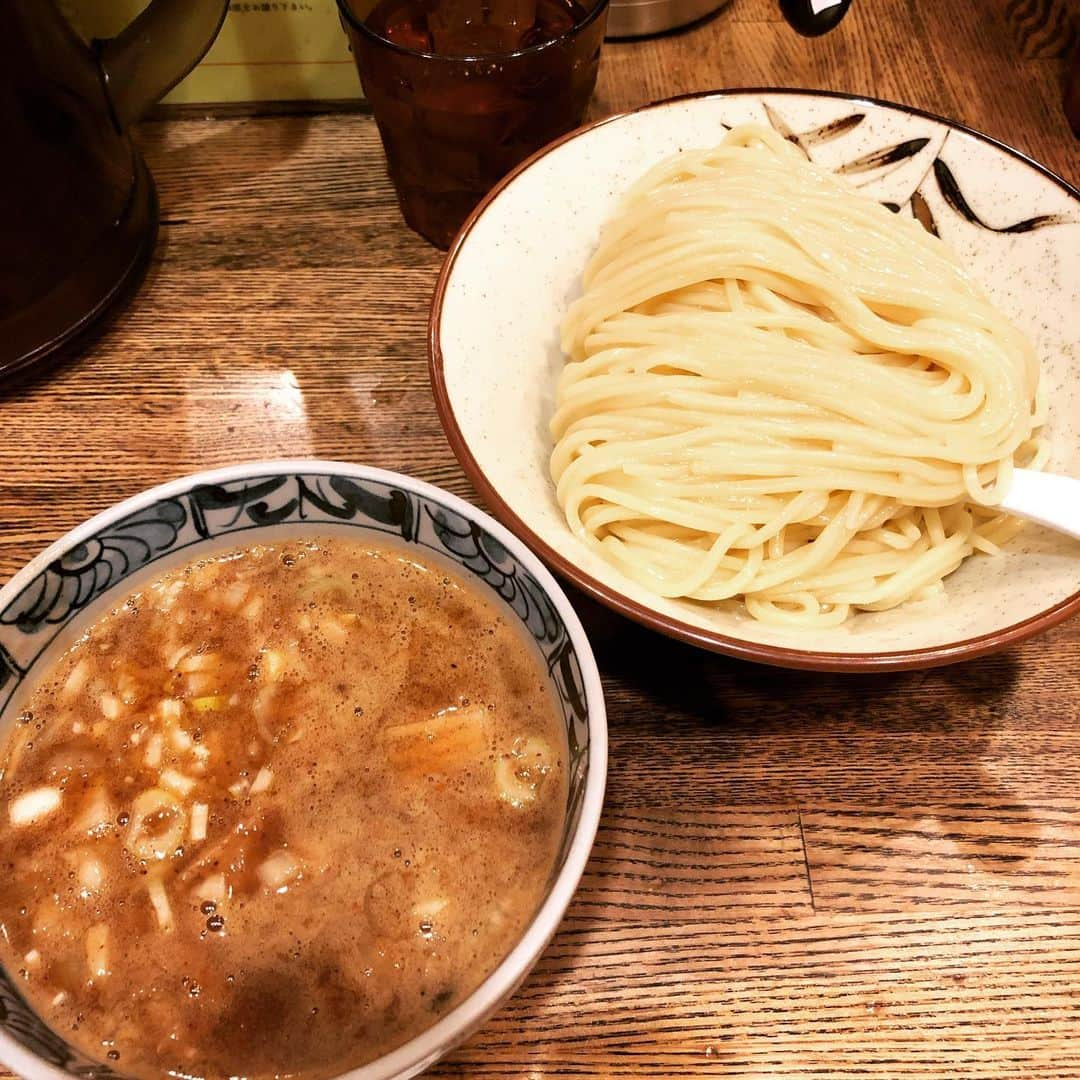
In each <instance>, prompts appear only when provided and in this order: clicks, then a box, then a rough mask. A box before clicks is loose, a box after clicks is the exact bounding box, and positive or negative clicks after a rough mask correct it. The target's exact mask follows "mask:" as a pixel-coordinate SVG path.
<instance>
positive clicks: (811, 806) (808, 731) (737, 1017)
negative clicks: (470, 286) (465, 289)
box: [0, 0, 1080, 1080]
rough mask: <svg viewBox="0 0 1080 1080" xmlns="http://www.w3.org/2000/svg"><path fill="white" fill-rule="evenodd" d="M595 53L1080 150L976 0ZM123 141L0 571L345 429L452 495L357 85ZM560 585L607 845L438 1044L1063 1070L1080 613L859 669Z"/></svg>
mask: <svg viewBox="0 0 1080 1080" xmlns="http://www.w3.org/2000/svg"><path fill="white" fill-rule="evenodd" d="M1012 6H1013V7H1016V3H1015V0H1014V2H1013V4H1012ZM602 67H603V72H602V77H601V85H600V87H599V90H598V93H597V98H596V103H595V111H596V113H597V114H604V113H607V112H610V111H613V110H616V109H620V108H624V107H627V106H631V105H636V104H639V103H641V102H644V101H647V100H649V99H652V98H658V97H663V96H666V95H669V94H673V93H678V92H682V91H687V90H696V89H703V88H708V87H715V86H725V85H726V86H737V85H751V86H752V85H765V84H781V85H795V86H799V85H801V86H810V87H830V88H833V89H838V90H848V91H857V92H863V93H870V94H875V95H878V96H883V97H887V98H893V99H896V100H900V101H907V102H910V103H912V104H914V105H918V106H922V107H924V108H927V109H931V110H934V111H937V112H941V113H944V114H947V115H951V116H955V117H957V118H959V119H961V120H963V121H965V122H967V123H969V124H972V125H974V126H976V127H978V128H981V129H983V130H985V131H987V132H989V133H990V134H991V135H994V136H996V137H998V138H1000V139H1003V140H1005V141H1007V142H1010V143H1012V144H1013V145H1015V146H1017V147H1019V148H1020V149H1021V150H1025V151H1027V152H1029V153H1031V154H1032V155H1034V156H1035V157H1037V158H1040V159H1041V160H1043V161H1044V162H1046V164H1047V165H1049V166H1050V167H1051V168H1053V169H1055V170H1057V171H1059V172H1061V173H1063V174H1064V175H1065V176H1066V177H1068V178H1069V179H1071V180H1073V181H1074V182H1075V181H1076V180H1077V179H1078V173H1080V168H1078V166H1080V155H1078V144H1077V142H1076V141H1075V140H1074V139H1073V138H1072V136H1071V135H1070V134H1069V131H1068V128H1067V126H1066V124H1065V120H1064V118H1063V116H1062V113H1061V107H1060V85H1059V83H1060V77H1061V69H1062V65H1061V62H1060V61H1057V60H1048V59H1029V60H1019V59H1018V58H1017V53H1016V49H1015V46H1014V44H1013V41H1012V39H1011V38H1010V37H1009V35H1008V33H1007V32H1006V30H1005V24H1004V21H1003V19H1002V17H1000V16H999V15H998V14H996V12H995V10H994V9H993V5H992V4H987V3H986V2H985V0H984V2H983V3H979V4H970V3H967V2H966V0H948V2H946V0H874V2H873V3H868V2H865V0H863V2H860V3H857V4H856V5H855V8H854V11H853V13H852V15H851V16H850V17H849V19H848V20H847V21H846V22H845V23H844V24H843V26H842V27H841V29H840V30H839V31H837V32H836V33H835V34H833V35H832V36H829V37H826V38H824V39H821V40H817V41H813V42H808V41H805V40H802V39H799V38H797V37H795V36H794V35H793V34H792V33H791V32H790V31H789V30H788V29H787V28H786V27H785V26H784V25H783V24H781V23H779V22H778V17H777V15H776V12H775V8H774V4H773V2H772V0H735V3H734V5H733V6H732V7H731V8H729V9H728V10H727V11H726V12H724V13H723V14H722V15H720V16H719V17H718V18H716V19H714V20H713V21H711V22H708V23H706V24H704V25H700V26H698V27H695V28H693V29H691V30H689V31H687V32H685V33H682V34H677V35H673V36H668V37H665V38H662V39H658V40H653V41H649V42H642V43H633V44H631V43H627V44H620V45H609V46H608V47H607V49H606V53H605V56H604V60H603V65H602ZM140 141H141V142H142V145H143V146H144V148H145V151H146V155H147V157H148V159H149V161H150V164H151V167H152V168H153V171H154V174H155V175H156V177H157V181H158V185H159V188H160V194H161V204H162V219H163V220H162V226H163V227H162V236H161V243H160V247H159V250H158V254H157V258H156V260H155V263H154V266H153V268H152V270H151V273H150V276H149V279H148V281H147V283H146V285H145V287H144V289H143V291H142V293H141V295H140V296H139V298H138V300H137V301H136V302H135V303H134V305H133V306H131V307H130V308H129V310H128V311H127V312H126V313H125V314H123V315H122V316H121V317H120V319H119V320H118V321H116V322H115V323H114V324H113V325H112V326H111V327H110V328H109V329H107V330H106V331H105V332H104V333H103V334H102V335H101V336H100V337H99V338H98V340H97V341H96V342H94V343H93V344H92V345H91V346H90V347H89V348H88V349H87V350H85V352H84V353H83V354H82V355H81V356H80V357H78V358H77V359H75V360H74V361H72V362H70V363H68V364H67V365H66V366H64V367H63V368H61V369H59V370H55V371H52V372H48V373H45V374H43V375H41V376H40V377H38V378H36V379H32V380H30V381H28V382H26V383H24V384H23V385H21V386H19V387H16V388H14V389H9V390H8V391H7V392H6V393H3V392H0V425H2V427H0V430H2V433H3V438H2V440H0V523H2V529H0V579H3V578H6V577H7V576H9V575H10V574H11V573H12V572H13V571H15V570H16V569H17V568H18V567H19V566H20V565H21V564H22V563H23V562H24V561H25V560H26V559H28V558H29V557H30V556H31V555H32V554H34V553H35V552H37V551H38V550H40V549H41V548H42V547H43V546H44V545H46V544H47V543H48V542H50V541H51V540H53V539H55V538H56V537H57V536H59V535H60V534H61V533H63V532H64V531H66V530H67V529H69V528H70V527H72V526H73V525H75V524H76V523H77V522H79V521H81V520H83V519H84V518H85V517H87V516H89V515H90V514H93V513H95V512H96V511H98V510H101V509H102V508H104V507H106V506H108V505H109V504H111V503H113V502H115V501H116V500H118V499H119V498H121V497H123V496H127V495H130V494H133V493H135V492H137V491H139V490H141V489H143V488H145V487H147V486H149V485H152V484H155V483H158V482H160V481H162V480H165V479H167V478H169V477H173V476H177V475H180V474H182V473H185V472H189V471H193V470H196V469H202V468H207V467H211V466H216V465H224V464H226V463H229V462H234V461H236V460H239V459H245V458H256V457H272V456H280V455H289V456H305V455H317V456H320V457H327V458H344V459H347V460H352V461H358V462H366V463H369V464H372V465H380V466H385V467H388V468H392V469H401V470H405V471H407V472H410V473H413V474H415V475H417V476H419V477H422V478H423V479H425V480H429V481H432V482H434V483H436V484H441V485H444V486H446V487H448V488H450V489H451V490H453V491H455V492H458V493H459V494H462V495H464V496H466V497H467V498H475V496H474V495H473V493H472V492H471V491H470V489H469V487H468V484H467V483H466V481H465V480H464V477H463V475H462V473H461V471H460V469H459V468H458V466H457V463H456V461H455V460H454V458H453V457H452V455H451V453H450V451H449V449H448V448H447V444H446V442H445V441H444V439H443V435H442V431H441V430H440V427H439V423H438V420H437V418H436V415H435V409H434V406H433V404H432V398H431V394H430V392H429V389H428V381H427V369H426V358H425V343H424V328H425V320H426V317H427V309H428V301H429V297H430V295H431V290H432V286H433V284H434V280H435V274H436V271H437V270H438V267H439V263H440V259H441V256H440V254H439V253H438V252H436V251H434V250H433V249H432V248H430V247H428V246H427V245H426V244H424V243H423V242H422V241H420V240H419V239H418V238H417V237H415V236H414V235H412V234H411V233H409V232H408V231H407V230H406V229H405V228H404V227H403V226H402V224H401V222H400V220H399V218H398V213H397V209H396V206H395V202H394V197H393V194H392V192H391V190H390V187H389V184H388V182H387V181H386V179H385V176H384V173H383V163H382V155H381V152H380V149H379V143H378V137H377V134H376V131H375V126H374V124H373V122H372V120H371V118H370V117H369V116H367V115H357V114H336V115H329V116H283V117H274V118H258V119H240V120H205V121H184V122H170V123H155V124H150V125H146V126H145V128H144V130H143V131H142V133H141V136H140ZM575 600H576V601H577V602H579V608H580V611H581V614H582V616H583V618H584V619H585V620H586V623H587V626H588V628H589V630H590V633H591V636H592V640H593V642H594V644H595V647H596V650H597V654H598V659H599V663H600V667H601V670H602V672H603V674H604V678H605V687H606V691H607V695H608V704H609V710H610V719H611V747H612V753H611V773H610V779H609V784H608V798H607V810H606V813H605V815H604V820H603V824H602V826H601V829H600V835H599V838H598V841H597V844H596V849H595V852H594V854H593V858H592V861H591V863H590V865H589V869H588V871H587V873H586V876H585V880H584V882H583V884H582V887H581V890H580V892H579V894H578V897H577V899H576V901H575V903H574V905H573V907H572V908H571V910H570V914H569V916H568V918H567V920H566V923H565V925H564V927H563V929H562V931H561V933H560V934H559V935H558V937H557V938H556V939H555V941H554V943H553V944H552V945H551V947H550V948H549V949H548V951H547V953H546V954H545V956H544V958H543V960H542V961H541V963H540V965H539V967H538V968H537V969H536V971H535V972H534V973H533V975H532V977H531V978H530V979H529V980H528V982H527V983H526V984H525V986H524V987H523V988H522V989H521V991H520V992H519V993H518V994H517V996H516V997H515V998H514V999H513V1001H512V1002H511V1003H510V1004H509V1005H508V1006H507V1007H506V1008H505V1009H503V1011H502V1012H501V1013H500V1014H499V1015H498V1016H497V1017H496V1018H495V1019H493V1020H492V1021H491V1022H490V1023H489V1024H488V1025H487V1026H486V1027H485V1028H484V1029H483V1030H482V1031H481V1032H479V1033H478V1034H477V1035H476V1036H475V1037H474V1038H472V1039H471V1040H470V1041H469V1043H468V1044H467V1045H466V1046H464V1047H463V1048H462V1049H461V1050H459V1051H458V1052H457V1053H456V1054H454V1055H453V1057H452V1058H450V1059H449V1060H448V1061H446V1062H445V1063H443V1064H442V1065H441V1066H439V1067H438V1068H437V1069H436V1070H435V1072H436V1074H437V1075H442V1076H478V1077H492V1078H493V1077H502V1078H515V1080H516V1078H520V1080H537V1078H540V1077H555V1076H592V1077H612V1076H626V1075H637V1076H685V1077H702V1076H722V1077H744V1078H746V1077H753V1078H759V1077H766V1076H767V1077H776V1076H784V1077H856V1076H858V1077H867V1076H869V1077H879V1078H888V1080H900V1078H904V1077H909V1076H920V1077H927V1076H933V1077H942V1078H945V1077H948V1078H954V1077H1001V1078H1007V1080H1023V1078H1027V1077H1060V1078H1065V1077H1080V817H1078V814H1080V621H1077V620H1074V621H1073V622H1072V623H1071V624H1066V625H1063V626H1061V627H1058V628H1057V629H1056V630H1054V631H1052V632H1051V633H1048V634H1046V635H1045V636H1044V637H1041V638H1039V639H1038V640H1035V641H1030V642H1028V643H1026V644H1024V645H1022V646H1020V647H1018V648H1015V649H1013V650H1012V651H1010V652H1007V653H1003V654H1001V655H998V656H993V657H989V658H987V659H984V660H981V661H977V662H973V663H969V664H962V665H958V666H956V667H951V668H946V669H943V670H938V671H930V672H913V673H908V674H900V675H884V676H877V677H873V678H852V677H842V676H827V675H826V676H823V675H815V674H800V673H792V672H781V671H776V670H771V669H767V668H761V667H755V666H751V665H747V664H742V663H738V662H735V661H730V660H726V659H724V658H722V657H718V656H711V655H707V654H705V653H701V652H696V651H694V650H692V649H689V648H687V647H684V646H681V645H677V644H675V643H672V642H669V641H666V640H663V639H661V638H658V637H655V636H653V635H651V634H649V633H647V632H645V631H643V630H641V629H639V628H637V627H635V626H632V625H629V624H627V623H624V622H622V621H620V620H618V619H616V618H615V617H614V616H612V615H609V614H608V613H607V612H606V611H604V610H602V609H599V608H597V607H595V606H593V605H592V604H590V603H589V602H587V601H586V600H584V599H582V598H580V597H577V596H575Z"/></svg>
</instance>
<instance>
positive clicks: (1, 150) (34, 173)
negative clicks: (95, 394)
mask: <svg viewBox="0 0 1080 1080" xmlns="http://www.w3.org/2000/svg"><path fill="white" fill-rule="evenodd" d="M227 8H228V0H153V2H152V3H151V4H150V5H149V6H147V7H146V9H145V10H144V11H143V12H142V14H141V15H139V16H138V17H137V18H136V19H135V20H134V21H133V22H132V23H131V24H130V25H129V26H128V27H126V28H125V29H124V30H123V31H122V32H121V33H120V34H119V35H118V36H117V37H114V38H111V39H109V40H108V41H96V42H94V43H93V45H92V46H87V45H85V44H84V43H83V42H82V41H81V40H80V39H79V38H78V37H77V36H76V35H75V32H74V31H73V30H72V29H71V27H70V26H69V25H68V24H67V22H66V21H65V20H64V18H63V16H62V15H61V13H60V8H59V7H58V6H57V4H56V3H55V2H54V0H0V377H2V376H4V375H6V374H7V373H9V372H11V371H14V370H16V369H17V368H20V367H24V366H26V365H28V364H31V363H33V362H35V361H37V360H39V359H42V358H44V357H45V356H46V355H48V354H50V353H52V352H53V351H54V350H56V349H57V348H59V346H61V345H64V344H66V343H67V342H70V341H72V340H73V339H74V338H75V337H76V336H78V335H81V334H82V333H83V332H84V331H85V330H86V329H87V328H88V327H89V326H90V325H91V324H92V323H94V322H95V321H96V320H97V319H98V318H100V317H101V316H102V315H104V314H105V313H106V312H107V311H109V310H112V309H113V307H114V305H115V302H116V301H117V300H119V299H121V298H123V297H124V296H126V295H129V294H130V293H131V292H133V291H134V289H135V288H136V287H137V286H138V284H139V281H140V280H141V278H142V276H143V273H144V271H145V269H146V266H147V263H148V262H149V259H150V254H151V252H152V251H153V246H154V237H155V235H156V232H157V213H158V212H157V198H156V196H155V193H154V182H153V180H152V179H151V178H150V173H149V171H148V170H147V168H146V165H145V164H144V163H143V160H142V157H141V156H140V155H139V152H138V150H137V149H136V148H135V145H134V144H133V143H132V141H131V139H130V137H129V135H128V127H129V125H130V124H131V123H132V122H133V121H135V120H137V119H138V117H139V116H141V115H142V113H144V112H145V111H146V109H148V108H149V107H150V106H151V105H152V104H153V103H154V102H155V101H157V100H158V99H159V98H160V97H161V96H162V95H163V94H165V93H166V92H167V91H168V90H169V89H171V88H172V87H173V86H174V85H175V84H176V83H178V82H179V81H180V79H182V78H183V77H184V76H185V75H186V74H187V73H188V72H189V71H190V70H191V69H192V68H193V67H194V66H195V64H196V63H198V61H199V60H200V59H201V58H202V56H203V54H204V53H205V52H206V50H207V49H208V48H209V47H210V43H211V42H212V41H213V40H214V37H215V36H216V35H217V32H218V28H219V27H220V26H221V22H222V20H223V19H224V18H225V12H226V10H227Z"/></svg>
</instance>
